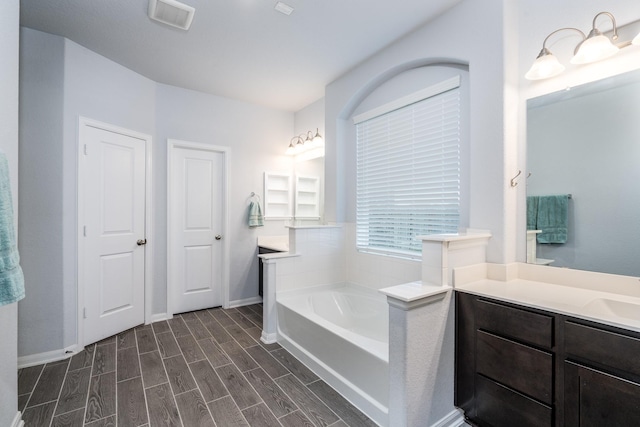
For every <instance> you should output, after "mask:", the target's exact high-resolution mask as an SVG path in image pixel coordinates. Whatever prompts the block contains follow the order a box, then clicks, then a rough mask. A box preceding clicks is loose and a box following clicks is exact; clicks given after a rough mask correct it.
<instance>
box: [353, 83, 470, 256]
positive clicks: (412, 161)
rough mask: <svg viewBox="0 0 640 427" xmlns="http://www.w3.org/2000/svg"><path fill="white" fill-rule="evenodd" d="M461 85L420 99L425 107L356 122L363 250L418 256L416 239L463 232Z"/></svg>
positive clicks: (416, 103) (418, 104)
mask: <svg viewBox="0 0 640 427" xmlns="http://www.w3.org/2000/svg"><path fill="white" fill-rule="evenodd" d="M454 80H455V82H454V83H455V84H449V85H442V84H440V85H437V86H438V87H439V90H437V91H435V92H436V93H433V92H434V91H433V90H431V91H429V90H427V91H426V92H425V91H423V95H422V96H420V93H418V98H420V99H418V100H416V99H411V98H405V100H404V105H402V106H398V103H397V102H395V103H391V104H389V107H390V108H388V110H390V111H386V112H382V114H380V115H377V116H375V117H371V118H368V117H370V115H367V113H365V114H362V115H361V116H359V117H365V120H362V121H359V122H358V119H357V118H356V122H357V123H356V134H357V172H356V175H357V188H356V194H357V195H356V245H357V247H358V249H360V250H365V251H372V252H380V253H389V254H394V255H400V256H409V257H418V256H419V255H420V252H421V249H422V242H421V241H419V240H417V239H416V237H417V236H419V235H426V234H440V233H456V232H457V231H458V225H459V222H460V89H459V79H454ZM424 93H428V96H429V97H428V98H426V99H424ZM414 98H416V97H415V96H414ZM407 101H409V102H411V103H409V104H407ZM376 111H377V112H380V111H384V107H383V109H382V110H380V109H376Z"/></svg>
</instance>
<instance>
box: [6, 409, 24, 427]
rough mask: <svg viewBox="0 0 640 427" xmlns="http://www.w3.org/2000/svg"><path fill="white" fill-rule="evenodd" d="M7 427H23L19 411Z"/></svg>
mask: <svg viewBox="0 0 640 427" xmlns="http://www.w3.org/2000/svg"><path fill="white" fill-rule="evenodd" d="M9 427H24V421H22V413H21V412H20V411H18V412H17V413H16V416H15V417H13V422H12V423H11V425H10V426H9Z"/></svg>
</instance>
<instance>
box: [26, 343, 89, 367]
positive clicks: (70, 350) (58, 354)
mask: <svg viewBox="0 0 640 427" xmlns="http://www.w3.org/2000/svg"><path fill="white" fill-rule="evenodd" d="M82 350H84V347H79V346H77V345H72V346H69V347H67V348H60V349H58V350H51V351H45V352H44V353H37V354H29V355H27V356H20V357H18V369H22V368H28V367H29V366H36V365H44V364H45V363H51V362H57V361H59V360H65V359H68V358H70V357H72V356H73V355H74V354H77V353H79V352H81V351H82Z"/></svg>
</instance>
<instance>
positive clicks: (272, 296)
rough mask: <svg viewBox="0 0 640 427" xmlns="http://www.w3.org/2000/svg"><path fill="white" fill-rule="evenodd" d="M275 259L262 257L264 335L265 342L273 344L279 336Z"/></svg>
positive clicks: (261, 338) (262, 339)
mask: <svg viewBox="0 0 640 427" xmlns="http://www.w3.org/2000/svg"><path fill="white" fill-rule="evenodd" d="M277 265H278V264H277V262H276V260H275V259H268V258H266V257H265V258H263V259H262V268H263V269H264V270H263V276H262V280H263V282H262V336H261V337H260V340H261V341H262V342H264V343H265V344H273V343H275V342H276V339H277V336H278V329H277V328H278V322H277V320H278V318H277V317H278V313H277V312H276V266H277Z"/></svg>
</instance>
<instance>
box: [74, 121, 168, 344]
mask: <svg viewBox="0 0 640 427" xmlns="http://www.w3.org/2000/svg"><path fill="white" fill-rule="evenodd" d="M87 127H93V128H97V129H102V130H106V131H108V132H114V133H119V134H121V135H125V136H129V137H132V138H138V139H141V140H143V141H144V143H145V144H144V145H145V169H146V170H145V219H144V220H145V237H147V241H148V242H149V243H147V244H146V246H145V257H144V323H145V324H148V323H150V321H151V320H150V319H151V307H152V302H153V295H152V292H153V252H154V251H153V248H154V246H155V239H154V238H153V237H155V235H154V234H153V197H152V195H153V174H152V164H153V156H152V147H153V144H152V142H153V139H152V137H151V135H147V134H145V133H141V132H137V131H134V130H130V129H126V128H123V127H119V126H115V125H112V124H109V123H103V122H99V121H97V120H93V119H89V118H86V117H83V116H79V118H78V141H77V145H76V148H77V151H76V156H77V170H76V181H77V189H76V190H77V193H76V200H77V209H78V212H77V213H78V219H77V221H78V222H77V224H76V226H77V234H76V239H77V254H76V260H77V264H76V272H77V275H78V280H77V282H78V294H77V307H76V308H77V311H78V313H77V317H76V318H77V338H76V340H77V343H78V347H82V348H84V344H85V343H84V321H83V307H84V285H85V284H84V274H83V271H82V266H83V265H84V253H85V251H84V239H82V235H83V230H82V227H83V225H84V222H85V220H84V219H85V215H84V209H83V208H84V190H85V188H84V179H80V177H81V176H83V174H84V172H85V170H84V169H85V166H84V165H85V162H84V161H83V156H82V144H83V141H84V140H85V139H86V136H85V132H86V130H85V129H86V128H87ZM149 236H151V237H152V238H151V239H149V238H148V237H149Z"/></svg>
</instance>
